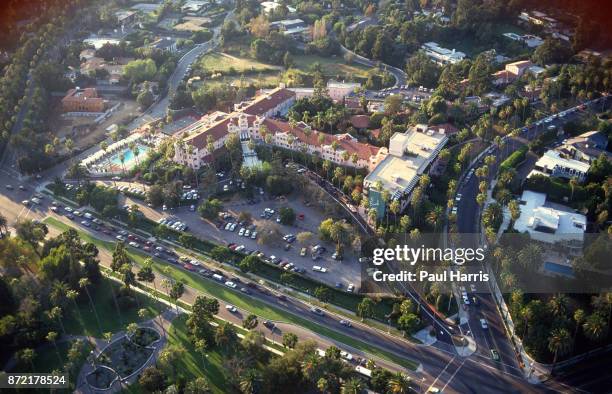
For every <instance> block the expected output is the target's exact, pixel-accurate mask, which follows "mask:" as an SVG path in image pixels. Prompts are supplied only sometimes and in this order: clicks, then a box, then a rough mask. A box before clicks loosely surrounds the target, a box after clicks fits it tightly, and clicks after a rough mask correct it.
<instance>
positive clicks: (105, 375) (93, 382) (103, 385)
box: [86, 365, 117, 390]
mask: <svg viewBox="0 0 612 394" xmlns="http://www.w3.org/2000/svg"><path fill="white" fill-rule="evenodd" d="M86 379H87V383H88V384H89V385H90V386H91V387H93V388H96V389H100V390H104V389H107V388H109V387H110V386H111V385H112V384H113V382H114V381H115V379H117V374H116V373H115V372H113V370H112V369H110V368H108V367H105V366H100V365H99V366H97V367H96V369H95V370H94V371H93V372H92V373H90V374H89V375H87V377H86Z"/></svg>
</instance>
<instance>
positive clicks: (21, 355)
mask: <svg viewBox="0 0 612 394" xmlns="http://www.w3.org/2000/svg"><path fill="white" fill-rule="evenodd" d="M17 358H18V359H19V361H20V362H22V363H24V364H30V368H32V369H31V372H34V371H35V370H36V368H34V359H35V358H36V353H35V352H34V349H31V348H25V349H22V350H21V351H20V352H18V353H17Z"/></svg>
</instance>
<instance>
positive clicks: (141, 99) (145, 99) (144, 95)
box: [136, 89, 154, 111]
mask: <svg viewBox="0 0 612 394" xmlns="http://www.w3.org/2000/svg"><path fill="white" fill-rule="evenodd" d="M153 100H154V97H153V93H151V91H150V90H149V89H146V90H143V91H142V92H141V93H140V94H139V95H138V97H136V102H137V103H138V105H140V109H142V110H143V111H144V110H145V109H147V108H149V107H150V106H151V104H153Z"/></svg>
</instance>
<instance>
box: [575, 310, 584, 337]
mask: <svg viewBox="0 0 612 394" xmlns="http://www.w3.org/2000/svg"><path fill="white" fill-rule="evenodd" d="M585 317H586V314H585V313H584V310H583V309H576V311H575V312H574V322H575V323H576V328H574V338H573V340H572V343H576V336H577V335H578V329H579V328H580V325H581V324H582V323H583V322H584V319H585Z"/></svg>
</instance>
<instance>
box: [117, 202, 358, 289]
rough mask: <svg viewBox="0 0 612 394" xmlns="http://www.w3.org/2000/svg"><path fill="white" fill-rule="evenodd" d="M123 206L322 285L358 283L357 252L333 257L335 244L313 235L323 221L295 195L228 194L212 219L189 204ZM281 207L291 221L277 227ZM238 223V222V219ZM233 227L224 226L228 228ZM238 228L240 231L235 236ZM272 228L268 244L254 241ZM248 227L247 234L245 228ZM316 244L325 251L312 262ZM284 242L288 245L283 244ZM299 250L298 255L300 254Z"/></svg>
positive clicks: (141, 203)
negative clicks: (274, 233) (301, 236)
mask: <svg viewBox="0 0 612 394" xmlns="http://www.w3.org/2000/svg"><path fill="white" fill-rule="evenodd" d="M124 201H125V203H126V204H130V205H131V204H138V205H139V206H140V211H141V212H142V213H143V214H144V215H145V216H146V217H148V218H149V219H151V220H154V221H156V222H159V221H161V220H162V219H166V220H168V219H170V220H174V221H180V222H182V223H184V224H185V225H186V226H187V231H188V232H190V233H192V234H194V235H195V236H197V237H199V238H202V239H206V240H210V241H213V242H215V243H218V244H222V245H225V246H228V247H229V246H231V247H232V248H233V249H235V248H236V247H240V251H242V252H243V253H249V252H261V253H263V254H264V256H265V258H268V259H270V258H271V256H274V257H276V259H275V261H277V262H278V263H279V264H280V263H283V262H285V263H292V264H293V267H291V268H296V269H297V270H300V271H303V273H304V274H306V275H309V276H312V277H315V278H316V279H317V280H320V281H322V282H325V283H328V284H330V285H333V286H338V287H341V288H343V289H346V288H347V287H348V286H349V284H351V283H352V284H354V285H355V286H359V282H360V268H359V264H358V262H357V256H355V254H354V253H353V252H352V251H351V250H348V249H347V248H345V251H344V255H343V260H342V261H337V260H334V259H332V254H333V253H334V251H335V245H334V244H332V243H325V242H322V241H321V240H320V239H319V237H318V227H319V224H320V223H321V221H322V220H324V219H325V217H324V215H323V213H322V212H321V211H320V209H319V208H317V207H313V206H312V204H310V203H308V202H305V201H304V200H303V199H301V198H298V197H289V198H287V199H285V198H283V199H270V198H268V197H267V196H266V195H260V194H257V195H256V197H255V198H254V199H253V200H251V201H250V202H249V201H247V200H245V199H241V198H239V197H234V198H232V199H231V200H230V201H228V202H225V203H224V205H223V209H224V211H223V212H224V213H225V216H226V219H223V217H222V216H220V217H219V219H217V220H214V221H213V220H207V219H203V218H202V217H200V215H199V214H198V213H197V212H193V211H191V209H190V207H189V206H183V207H178V208H176V209H173V210H168V211H163V210H162V209H152V208H150V207H147V206H146V204H145V203H144V202H142V201H138V200H133V199H129V198H126V199H125V200H124ZM283 207H290V208H292V209H293V210H294V212H295V214H296V220H295V223H294V224H293V225H283V224H280V223H278V222H277V218H278V212H279V210H280V209H281V208H283ZM266 208H268V212H270V210H273V211H274V213H273V214H270V213H268V215H266V217H261V216H262V214H264V212H265V210H266ZM241 213H243V215H242V217H245V216H247V217H250V220H246V221H242V220H239V217H240V216H241ZM241 221H242V224H241V223H240V222H241ZM228 223H230V225H229V227H230V228H231V227H232V226H231V225H232V224H234V226H233V229H234V230H233V231H230V230H229V229H228V230H225V228H226V227H228ZM241 229H244V230H243V231H242V235H240V234H241V231H240V230H241ZM270 229H273V230H274V229H278V230H279V233H280V235H279V236H278V237H274V238H273V239H271V240H270V241H269V242H266V243H265V244H261V241H259V242H258V240H259V238H260V233H261V231H263V230H268V231H270ZM247 230H248V234H249V235H248V236H246V231H247ZM253 231H255V232H257V235H256V238H255V239H253V238H252V233H253ZM306 231H308V232H311V233H312V234H313V236H312V238H311V239H310V241H308V242H307V243H304V244H300V243H299V242H298V241H297V240H292V241H291V242H285V241H284V240H283V239H282V236H285V235H289V234H292V235H294V236H296V235H297V234H298V233H300V232H306ZM317 244H320V245H321V246H323V247H324V248H325V249H326V251H325V252H323V253H321V254H320V255H319V257H318V258H317V260H316V261H313V258H312V247H313V246H315V245H317ZM287 245H289V246H287ZM302 248H306V251H305V252H306V253H305V255H301V252H302ZM302 254H304V253H303V252H302ZM315 265H316V266H320V267H322V268H325V269H326V271H327V272H317V271H313V269H312V267H313V266H315Z"/></svg>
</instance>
